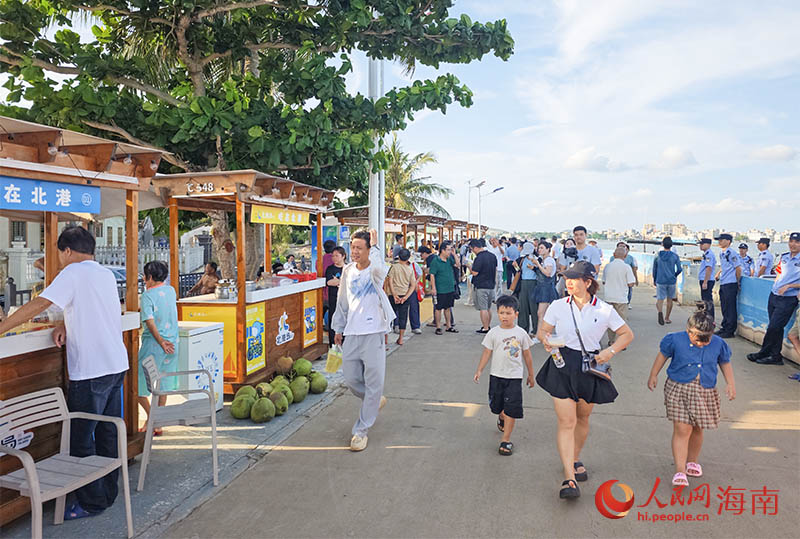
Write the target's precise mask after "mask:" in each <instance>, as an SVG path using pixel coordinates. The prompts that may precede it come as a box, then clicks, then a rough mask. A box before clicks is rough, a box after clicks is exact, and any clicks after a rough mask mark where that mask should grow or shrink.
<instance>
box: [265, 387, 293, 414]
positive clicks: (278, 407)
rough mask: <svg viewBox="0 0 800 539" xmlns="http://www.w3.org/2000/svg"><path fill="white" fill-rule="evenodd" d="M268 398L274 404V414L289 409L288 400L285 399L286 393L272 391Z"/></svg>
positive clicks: (282, 412)
mask: <svg viewBox="0 0 800 539" xmlns="http://www.w3.org/2000/svg"><path fill="white" fill-rule="evenodd" d="M269 400H271V401H272V404H274V405H275V415H283V414H284V413H286V410H288V409H289V401H288V400H286V395H284V394H283V393H281V392H280V391H273V392H272V394H271V395H270V396H269Z"/></svg>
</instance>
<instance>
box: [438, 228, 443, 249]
mask: <svg viewBox="0 0 800 539" xmlns="http://www.w3.org/2000/svg"><path fill="white" fill-rule="evenodd" d="M443 241H444V227H442V226H440V227H439V245H440V246H441V245H442V242H443Z"/></svg>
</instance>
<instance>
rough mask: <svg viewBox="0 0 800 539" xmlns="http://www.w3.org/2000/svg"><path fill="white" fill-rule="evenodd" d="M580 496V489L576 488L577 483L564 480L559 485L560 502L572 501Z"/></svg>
mask: <svg viewBox="0 0 800 539" xmlns="http://www.w3.org/2000/svg"><path fill="white" fill-rule="evenodd" d="M580 496H581V489H579V488H578V483H576V482H575V481H573V480H572V479H566V480H564V482H563V483H561V491H560V492H559V493H558V497H559V498H561V499H562V500H563V499H569V500H574V499H575V498H580Z"/></svg>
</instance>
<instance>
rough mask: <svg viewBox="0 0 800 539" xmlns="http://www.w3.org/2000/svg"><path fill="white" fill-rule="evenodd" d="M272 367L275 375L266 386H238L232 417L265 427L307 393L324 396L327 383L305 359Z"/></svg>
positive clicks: (287, 360) (282, 360)
mask: <svg viewBox="0 0 800 539" xmlns="http://www.w3.org/2000/svg"><path fill="white" fill-rule="evenodd" d="M276 367H277V368H276V371H277V372H278V374H277V375H276V376H275V377H274V378H273V379H272V380H270V382H269V383H267V382H261V383H260V384H258V385H256V386H242V387H240V388H239V390H238V391H236V395H234V397H233V402H232V403H231V407H230V412H231V415H232V416H233V417H235V418H236V419H247V418H248V417H249V418H250V419H251V420H252V421H253V422H254V423H265V422H267V421H271V420H272V419H273V418H274V417H275V416H277V415H283V414H285V413H286V411H287V410H288V409H289V405H290V404H295V403H298V402H302V401H303V399H305V398H306V396H307V395H308V394H309V393H324V392H325V390H326V389H328V379H327V378H325V375H323V374H322V373H319V372H316V371H314V370H313V366H312V364H311V362H310V361H309V360H307V359H305V358H302V357H301V358H300V359H297V360H295V361H292V358H290V357H288V356H286V357H282V358H279V359H278V361H277V365H276Z"/></svg>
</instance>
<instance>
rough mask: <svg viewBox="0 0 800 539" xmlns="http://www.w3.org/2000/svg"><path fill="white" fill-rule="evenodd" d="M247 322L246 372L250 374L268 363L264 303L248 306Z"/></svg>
mask: <svg viewBox="0 0 800 539" xmlns="http://www.w3.org/2000/svg"><path fill="white" fill-rule="evenodd" d="M246 312H247V318H246V320H247V323H246V326H245V339H247V368H246V369H245V374H247V375H249V374H251V373H254V372H256V371H257V370H259V369H263V368H264V367H265V366H266V364H267V361H266V360H267V347H266V346H264V339H265V338H266V333H265V331H264V329H265V328H264V303H256V304H255V305H248V306H247V311H246Z"/></svg>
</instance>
